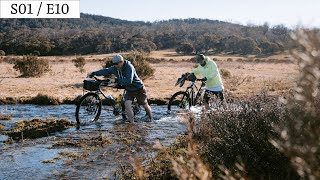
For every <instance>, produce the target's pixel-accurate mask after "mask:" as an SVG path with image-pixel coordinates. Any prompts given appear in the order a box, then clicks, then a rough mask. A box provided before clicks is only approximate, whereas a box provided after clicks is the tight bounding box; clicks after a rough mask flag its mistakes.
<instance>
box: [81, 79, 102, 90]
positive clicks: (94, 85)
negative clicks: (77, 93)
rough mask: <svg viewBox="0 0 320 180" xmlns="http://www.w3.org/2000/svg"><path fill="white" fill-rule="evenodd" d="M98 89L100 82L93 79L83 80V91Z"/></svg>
mask: <svg viewBox="0 0 320 180" xmlns="http://www.w3.org/2000/svg"><path fill="white" fill-rule="evenodd" d="M99 87H100V82H98V81H96V80H93V79H85V80H83V89H85V90H88V91H96V90H98V89H99Z"/></svg>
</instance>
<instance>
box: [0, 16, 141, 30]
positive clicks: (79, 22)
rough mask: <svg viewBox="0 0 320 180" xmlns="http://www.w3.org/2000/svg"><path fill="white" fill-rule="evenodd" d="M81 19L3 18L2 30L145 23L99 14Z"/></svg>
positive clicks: (76, 27) (0, 25) (0, 26)
mask: <svg viewBox="0 0 320 180" xmlns="http://www.w3.org/2000/svg"><path fill="white" fill-rule="evenodd" d="M80 17H81V18H79V19H76V18H75V19H72V18H70V19H1V20H0V32H8V31H11V30H19V29H20V30H21V29H33V28H50V29H58V30H60V29H89V28H102V27H108V26H114V25H145V24H146V23H145V22H142V21H126V20H121V19H115V18H111V17H104V16H98V15H89V14H83V13H81V14H80Z"/></svg>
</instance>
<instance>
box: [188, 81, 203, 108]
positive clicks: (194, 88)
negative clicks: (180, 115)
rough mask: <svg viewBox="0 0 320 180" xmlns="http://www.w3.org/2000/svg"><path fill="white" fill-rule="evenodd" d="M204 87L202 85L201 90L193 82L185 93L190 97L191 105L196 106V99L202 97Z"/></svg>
mask: <svg viewBox="0 0 320 180" xmlns="http://www.w3.org/2000/svg"><path fill="white" fill-rule="evenodd" d="M203 87H204V85H203V84H201V86H200V88H198V87H197V85H196V83H195V82H193V81H192V83H191V84H190V85H189V86H188V87H187V89H186V91H185V93H187V95H188V96H189V98H190V99H191V105H192V106H195V105H196V99H197V98H198V97H200V96H201V92H202V89H203ZM195 92H197V93H195Z"/></svg>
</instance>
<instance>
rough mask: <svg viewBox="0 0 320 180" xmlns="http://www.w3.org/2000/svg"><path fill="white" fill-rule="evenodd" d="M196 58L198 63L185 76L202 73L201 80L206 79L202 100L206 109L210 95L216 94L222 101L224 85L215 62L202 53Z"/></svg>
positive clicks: (189, 76)
mask: <svg viewBox="0 0 320 180" xmlns="http://www.w3.org/2000/svg"><path fill="white" fill-rule="evenodd" d="M196 58H197V59H196V62H197V63H198V64H199V65H198V67H196V68H195V69H194V70H193V71H192V73H191V74H187V76H188V77H187V78H191V77H192V76H194V75H195V76H198V75H202V77H203V78H202V79H201V80H203V81H206V91H205V93H204V97H203V101H204V105H205V108H206V109H208V108H209V100H210V98H211V95H215V96H217V97H218V98H219V99H220V100H221V102H223V101H224V95H223V90H224V87H223V83H222V79H221V75H220V72H219V69H218V66H217V64H216V63H215V62H214V61H213V60H211V59H210V58H209V57H208V56H205V55H203V54H199V55H197V57H196Z"/></svg>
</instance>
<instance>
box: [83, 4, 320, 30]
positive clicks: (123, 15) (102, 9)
mask: <svg viewBox="0 0 320 180" xmlns="http://www.w3.org/2000/svg"><path fill="white" fill-rule="evenodd" d="M319 8H320V0H193V1H191V0H81V1H80V11H81V12H83V13H89V14H96V15H103V16H108V17H113V18H119V19H124V20H142V21H151V22H153V21H157V20H168V19H173V18H179V19H185V18H203V19H212V20H221V21H227V22H232V23H239V24H243V25H247V24H256V25H261V24H263V23H264V22H268V23H269V24H270V25H277V24H284V25H286V26H287V27H295V26H296V25H299V26H301V25H302V26H307V27H320V12H319V11H320V10H319Z"/></svg>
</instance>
